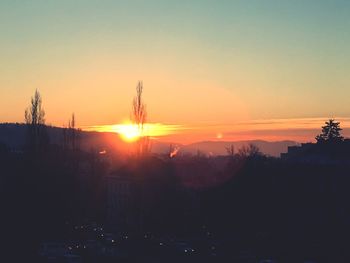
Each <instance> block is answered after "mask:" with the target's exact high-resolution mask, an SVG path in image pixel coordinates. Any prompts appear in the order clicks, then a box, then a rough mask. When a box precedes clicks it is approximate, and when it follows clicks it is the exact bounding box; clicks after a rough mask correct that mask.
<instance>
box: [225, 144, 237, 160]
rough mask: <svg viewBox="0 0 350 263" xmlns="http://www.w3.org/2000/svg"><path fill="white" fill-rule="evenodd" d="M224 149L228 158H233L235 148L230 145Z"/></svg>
mask: <svg viewBox="0 0 350 263" xmlns="http://www.w3.org/2000/svg"><path fill="white" fill-rule="evenodd" d="M225 148H226V152H227V155H228V156H230V157H234V156H235V146H234V145H233V144H231V145H230V146H226V147H225Z"/></svg>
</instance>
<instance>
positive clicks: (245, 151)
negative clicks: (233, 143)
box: [238, 143, 262, 158]
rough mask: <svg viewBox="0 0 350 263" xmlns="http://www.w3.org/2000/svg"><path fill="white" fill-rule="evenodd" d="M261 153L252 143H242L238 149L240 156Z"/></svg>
mask: <svg viewBox="0 0 350 263" xmlns="http://www.w3.org/2000/svg"><path fill="white" fill-rule="evenodd" d="M261 155H262V153H261V152H260V149H259V147H258V146H256V145H255V144H252V143H251V144H249V145H248V146H246V145H244V146H242V148H240V149H239V150H238V156H239V157H241V158H247V157H257V156H261Z"/></svg>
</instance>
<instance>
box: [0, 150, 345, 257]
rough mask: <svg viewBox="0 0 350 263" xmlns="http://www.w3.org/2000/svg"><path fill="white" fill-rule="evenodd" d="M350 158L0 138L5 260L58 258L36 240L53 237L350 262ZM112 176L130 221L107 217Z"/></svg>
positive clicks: (142, 249) (97, 247)
mask: <svg viewBox="0 0 350 263" xmlns="http://www.w3.org/2000/svg"><path fill="white" fill-rule="evenodd" d="M349 168H350V165H349V162H341V163H334V162H333V163H300V162H291V161H284V160H281V159H276V158H269V157H266V156H264V155H262V154H260V153H259V152H256V153H255V154H253V153H252V154H249V151H247V152H246V154H245V155H240V154H232V155H228V156H223V157H211V158H209V157H205V156H202V155H200V154H199V155H196V156H175V157H174V158H169V157H168V156H161V155H159V156H150V155H149V156H143V157H128V158H127V159H125V158H124V159H123V160H121V159H118V156H114V155H112V154H100V153H97V152H94V151H91V152H83V151H80V150H78V149H72V148H69V147H67V148H65V149H64V148H62V147H61V146H57V145H47V146H46V147H45V149H41V150H36V151H31V150H24V151H23V152H18V151H11V150H10V149H8V148H7V147H6V145H3V144H2V145H1V149H0V170H1V177H0V182H1V184H0V195H1V196H0V197H1V198H0V202H1V208H2V213H1V217H0V223H1V226H2V230H1V232H2V233H1V249H2V250H3V252H2V253H1V257H2V259H1V261H3V259H5V258H10V259H11V261H13V262H35V261H37V262H39V261H40V260H42V262H50V261H49V260H50V257H45V256H47V255H46V254H45V253H44V252H42V253H40V251H41V250H40V249H41V248H43V247H45V246H49V245H50V244H52V243H53V244H56V245H54V246H55V247H56V248H57V246H58V245H57V244H62V247H64V249H67V253H68V254H69V255H76V256H79V259H78V260H80V262H117V261H116V260H117V259H118V260H119V262H130V261H134V260H135V261H138V262H145V261H148V260H149V261H150V262H162V261H174V262H180V260H181V261H184V260H189V262H195V261H197V260H198V262H203V261H204V262H205V261H209V262H226V261H227V262H259V260H263V259H270V260H272V259H273V260H276V262H306V260H310V262H349V260H350V254H349V249H348V247H349V234H350V205H349V200H350V192H349V187H350V177H349ZM112 177H117V178H123V179H122V180H126V181H127V182H129V183H128V185H129V186H130V187H131V190H129V191H128V192H127V199H128V201H127V203H126V205H127V208H125V207H124V208H120V209H121V211H123V213H124V214H125V213H127V216H128V217H129V218H128V221H127V222H126V223H125V222H124V223H114V222H113V221H111V220H110V217H109V212H110V211H108V210H110V209H111V208H110V207H108V206H109V205H108V204H109V203H110V200H109V199H110V198H113V197H111V194H112V196H113V193H110V190H108V182H109V179H110V178H112ZM119 207H123V205H122V206H119ZM112 209H113V208H112ZM115 209H118V206H117V208H115ZM116 213H117V217H118V211H116ZM192 250H193V251H192ZM101 251H104V252H101ZM106 251H107V252H106ZM108 251H109V252H108ZM185 251H186V252H185ZM141 259H143V260H141ZM21 260H23V261H21ZM32 260H34V261H32ZM51 260H52V261H51V262H79V261H59V259H57V258H56V259H55V257H52V258H51ZM54 260H58V261H54ZM62 260H63V259H62ZM65 260H67V259H65ZM71 260H75V259H71ZM4 262H5V261H4ZM7 262H10V261H7Z"/></svg>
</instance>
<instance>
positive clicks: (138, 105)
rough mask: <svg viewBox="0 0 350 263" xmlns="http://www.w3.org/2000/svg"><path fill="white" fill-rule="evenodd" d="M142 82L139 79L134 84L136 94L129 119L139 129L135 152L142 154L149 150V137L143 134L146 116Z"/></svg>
mask: <svg viewBox="0 0 350 263" xmlns="http://www.w3.org/2000/svg"><path fill="white" fill-rule="evenodd" d="M142 92H143V83H142V82H141V81H139V82H138V83H137V86H136V96H135V97H134V99H133V102H132V116H131V119H132V121H133V123H134V124H135V125H137V129H138V130H139V134H140V137H139V138H138V140H137V142H136V146H137V150H136V151H137V154H138V155H144V154H146V153H148V152H149V151H150V140H149V137H148V136H146V135H145V134H144V124H145V122H146V118H147V111H146V105H145V104H144V102H143V99H142Z"/></svg>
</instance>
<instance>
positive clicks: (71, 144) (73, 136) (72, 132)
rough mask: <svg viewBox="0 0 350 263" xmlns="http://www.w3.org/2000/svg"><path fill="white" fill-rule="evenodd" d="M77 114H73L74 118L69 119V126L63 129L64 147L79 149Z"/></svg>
mask: <svg viewBox="0 0 350 263" xmlns="http://www.w3.org/2000/svg"><path fill="white" fill-rule="evenodd" d="M75 125H76V120H75V114H74V113H73V114H72V118H71V119H70V120H68V128H64V129H63V147H64V148H68V149H72V150H77V149H79V144H80V143H79V142H80V140H79V139H80V133H79V129H76V127H75Z"/></svg>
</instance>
